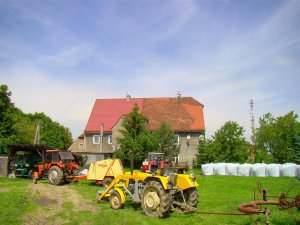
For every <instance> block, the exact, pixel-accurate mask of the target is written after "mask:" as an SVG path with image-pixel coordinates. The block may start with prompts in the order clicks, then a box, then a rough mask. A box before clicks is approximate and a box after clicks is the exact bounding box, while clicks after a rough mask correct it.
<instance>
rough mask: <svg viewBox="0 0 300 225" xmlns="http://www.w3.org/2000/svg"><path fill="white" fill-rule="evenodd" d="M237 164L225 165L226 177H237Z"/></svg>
mask: <svg viewBox="0 0 300 225" xmlns="http://www.w3.org/2000/svg"><path fill="white" fill-rule="evenodd" d="M239 165H240V164H238V163H228V164H227V165H226V168H225V169H226V175H231V176H237V175H238V171H237V170H238V166H239Z"/></svg>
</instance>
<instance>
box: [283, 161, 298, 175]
mask: <svg viewBox="0 0 300 225" xmlns="http://www.w3.org/2000/svg"><path fill="white" fill-rule="evenodd" d="M296 166H297V165H296V164H295V163H285V164H282V165H281V167H280V176H281V177H296V176H297V174H296Z"/></svg>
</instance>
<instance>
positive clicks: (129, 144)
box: [114, 104, 156, 169]
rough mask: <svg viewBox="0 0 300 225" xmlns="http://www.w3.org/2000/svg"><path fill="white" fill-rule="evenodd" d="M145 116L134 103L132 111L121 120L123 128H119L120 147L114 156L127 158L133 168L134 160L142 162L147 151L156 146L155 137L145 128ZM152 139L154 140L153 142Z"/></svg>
mask: <svg viewBox="0 0 300 225" xmlns="http://www.w3.org/2000/svg"><path fill="white" fill-rule="evenodd" d="M146 124H147V118H146V117H145V116H144V115H143V114H141V113H139V107H138V105H137V104H135V105H134V107H133V109H132V111H131V112H130V113H128V114H127V115H125V117H124V120H123V122H122V126H123V128H124V130H121V131H120V132H121V133H122V135H123V137H122V138H119V139H118V143H119V144H120V148H119V149H118V150H117V151H116V152H115V154H114V156H115V157H118V158H121V159H125V160H129V161H130V167H131V169H133V166H134V162H135V161H136V162H142V161H143V160H144V159H145V157H146V155H147V153H148V152H149V151H151V150H153V148H155V147H156V145H155V144H153V143H155V141H154V140H155V137H154V136H153V134H152V133H150V132H149V131H147V129H146ZM153 141H154V142H153Z"/></svg>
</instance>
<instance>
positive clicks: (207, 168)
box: [201, 163, 214, 176]
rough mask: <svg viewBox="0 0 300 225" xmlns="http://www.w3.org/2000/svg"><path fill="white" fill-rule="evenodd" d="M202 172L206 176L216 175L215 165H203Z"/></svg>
mask: <svg viewBox="0 0 300 225" xmlns="http://www.w3.org/2000/svg"><path fill="white" fill-rule="evenodd" d="M201 170H202V174H203V175H204V176H211V175H214V164H213V163H209V164H203V165H201Z"/></svg>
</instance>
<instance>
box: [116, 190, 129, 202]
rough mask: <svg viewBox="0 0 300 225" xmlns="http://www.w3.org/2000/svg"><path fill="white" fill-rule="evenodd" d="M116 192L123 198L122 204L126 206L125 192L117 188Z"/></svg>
mask: <svg viewBox="0 0 300 225" xmlns="http://www.w3.org/2000/svg"><path fill="white" fill-rule="evenodd" d="M114 190H115V191H116V192H118V193H119V195H120V197H121V203H122V204H125V202H126V198H125V195H124V192H123V191H122V189H120V188H117V187H115V188H114Z"/></svg>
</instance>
